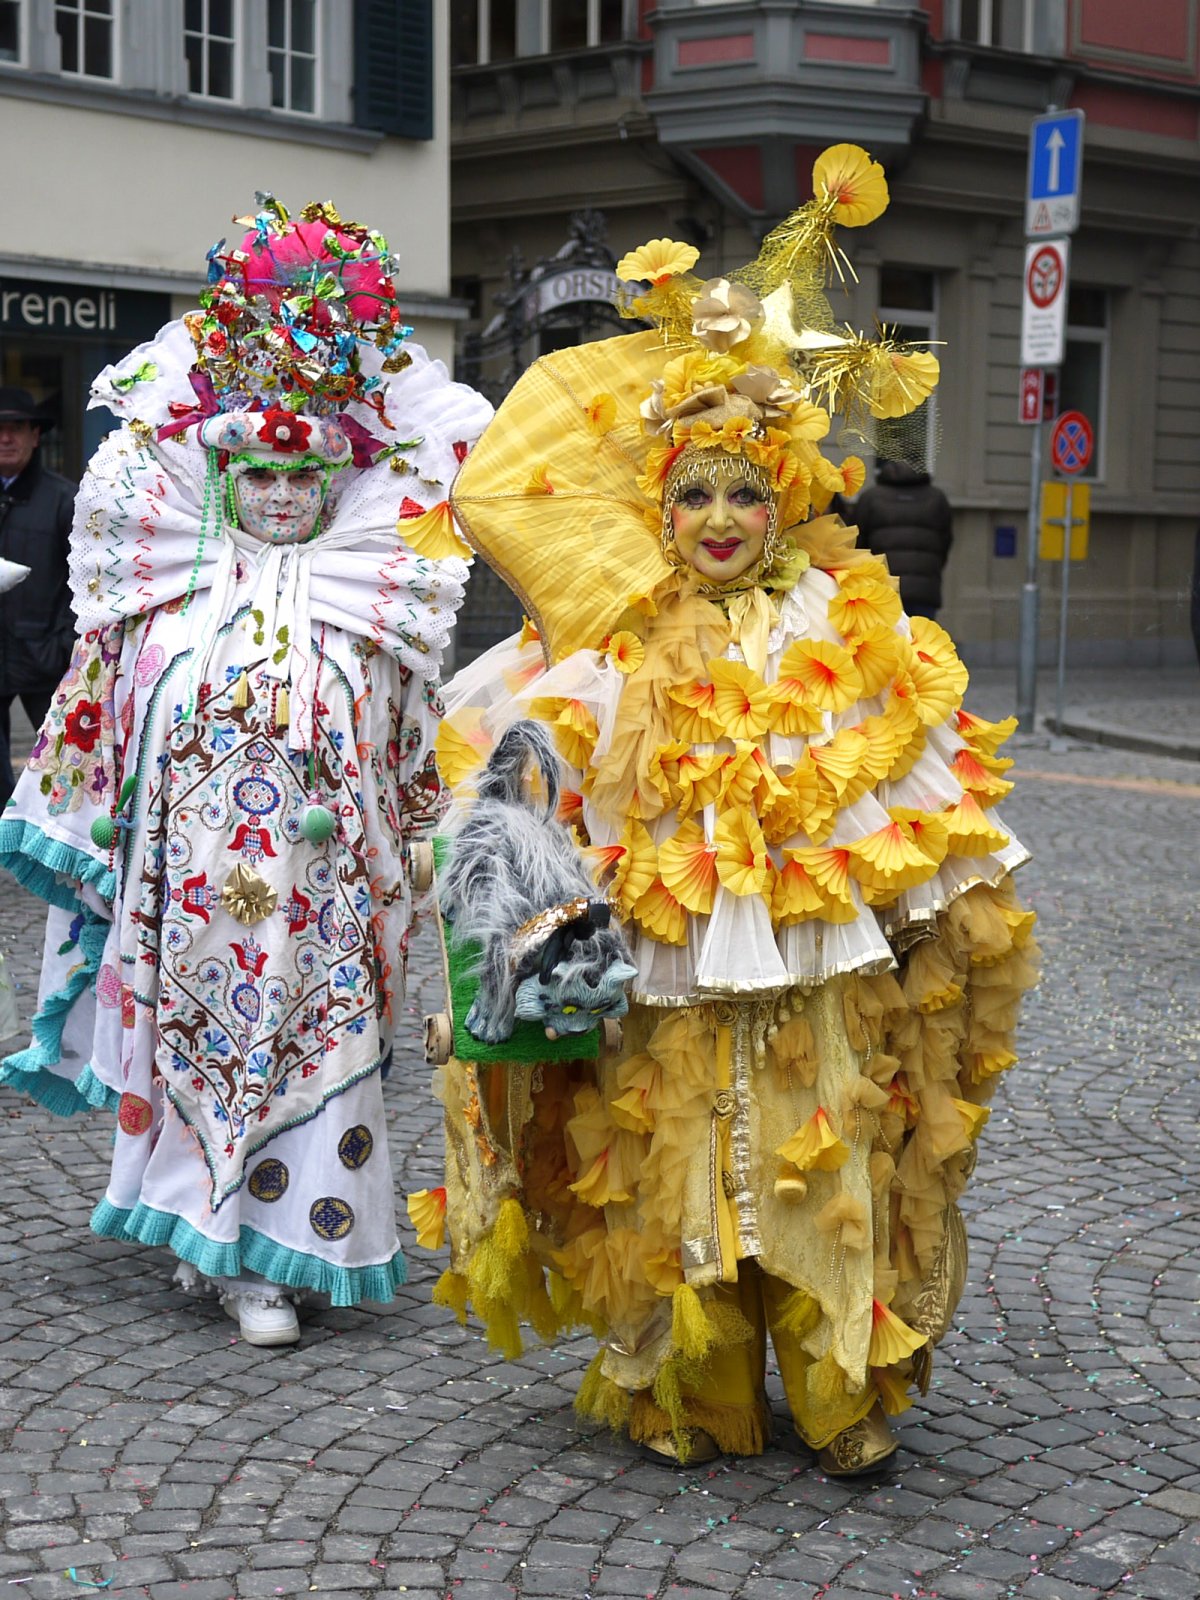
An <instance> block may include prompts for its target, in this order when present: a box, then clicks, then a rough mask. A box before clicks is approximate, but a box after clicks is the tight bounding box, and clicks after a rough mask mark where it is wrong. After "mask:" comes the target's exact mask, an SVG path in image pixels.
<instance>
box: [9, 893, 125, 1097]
mask: <svg viewBox="0 0 1200 1600" xmlns="http://www.w3.org/2000/svg"><path fill="white" fill-rule="evenodd" d="M82 917H83V921H82V923H81V925H80V929H79V955H80V960H79V962H78V963H77V965H76V966H75V967H73V968H72V969H71V974H70V976H69V977H68V979H67V981H66V983H65V984H64V985H63V987H62V988H61V989H56V990H55V991H54V993H53V994H49V995H47V996H46V998H45V1000H44V1001H43V1002H42V1005H41V1008H40V1009H39V1011H38V1013H37V1016H35V1017H34V1019H33V1029H32V1032H33V1042H32V1044H29V1045H27V1046H26V1047H25V1049H24V1050H18V1051H17V1053H16V1054H15V1055H11V1056H9V1057H8V1059H7V1060H6V1061H4V1062H3V1063H0V1083H5V1084H7V1085H8V1086H9V1088H11V1089H20V1090H21V1092H22V1093H23V1094H27V1095H30V1096H32V1098H33V1099H34V1100H36V1101H37V1102H38V1104H39V1105H43V1106H45V1108H46V1110H47V1111H52V1112H53V1113H54V1115H55V1116H58V1117H73V1116H75V1115H76V1114H77V1113H78V1112H80V1111H89V1110H91V1109H92V1108H93V1107H95V1106H112V1107H113V1108H115V1107H116V1105H117V1101H118V1100H119V1098H120V1097H119V1096H118V1095H116V1094H114V1093H113V1091H112V1090H111V1089H106V1088H105V1086H104V1084H102V1083H101V1082H100V1080H99V1079H98V1078H97V1077H96V1075H95V1073H93V1071H92V1069H91V1067H90V1066H88V1067H85V1068H84V1069H83V1071H82V1072H81V1073H80V1074H79V1076H78V1078H67V1077H63V1076H62V1075H61V1074H60V1073H57V1072H51V1071H50V1070H49V1069H50V1068H51V1067H56V1066H57V1065H58V1063H59V1062H60V1061H61V1060H62V1036H63V1029H64V1028H65V1027H66V1025H67V1017H68V1016H69V1015H70V1012H71V1007H72V1006H73V1005H74V1004H75V1002H76V1000H78V999H79V996H80V995H81V994H82V993H83V991H84V990H85V989H87V988H90V987H91V986H92V984H93V983H94V982H95V979H96V973H97V972H98V971H99V970H100V957H101V956H102V955H103V954H104V943H105V940H106V939H107V938H108V923H107V922H105V921H104V920H103V919H102V918H100V917H97V916H96V915H95V914H94V912H91V911H89V910H88V909H87V907H86V906H85V907H84V908H83V911H82ZM110 1097H111V1098H110Z"/></svg>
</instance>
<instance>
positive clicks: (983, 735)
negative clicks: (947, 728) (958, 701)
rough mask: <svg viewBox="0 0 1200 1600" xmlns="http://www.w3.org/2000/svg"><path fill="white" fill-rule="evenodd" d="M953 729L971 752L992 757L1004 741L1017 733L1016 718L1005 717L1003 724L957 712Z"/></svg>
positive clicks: (972, 714) (964, 712)
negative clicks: (968, 746)
mask: <svg viewBox="0 0 1200 1600" xmlns="http://www.w3.org/2000/svg"><path fill="white" fill-rule="evenodd" d="M955 728H956V731H957V733H958V736H959V738H960V739H965V740H966V741H967V743H968V744H969V745H970V746H971V748H972V750H975V751H977V752H979V753H980V754H981V755H986V756H994V755H995V754H996V751H997V750H998V749H999V748H1000V746H1001V745H1002V744H1003V743H1004V741H1005V740H1006V739H1007V738H1008V737H1009V736H1010V735H1011V734H1013V733H1015V732H1016V731H1017V719H1016V717H1005V719H1004V721H1003V722H988V721H987V720H986V719H985V718H983V717H977V716H976V715H975V714H974V712H971V711H963V710H961V709H960V710H959V711H958V712H957V713H956V716H955Z"/></svg>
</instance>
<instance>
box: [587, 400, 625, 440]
mask: <svg viewBox="0 0 1200 1600" xmlns="http://www.w3.org/2000/svg"><path fill="white" fill-rule="evenodd" d="M583 411H584V415H585V416H586V417H587V425H588V427H589V428H590V429H591V430H592V432H593V433H600V434H604V433H607V432H608V431H609V429H610V428H611V427H612V425H613V423H614V422H616V420H617V402H616V401H615V400H614V398H613V397H612V395H611V394H594V395H593V396H592V398H591V399H590V400H589V401H588V403H587V405H586V406H584V408H583Z"/></svg>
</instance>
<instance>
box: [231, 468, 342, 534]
mask: <svg viewBox="0 0 1200 1600" xmlns="http://www.w3.org/2000/svg"><path fill="white" fill-rule="evenodd" d="M233 493H234V500H235V502H236V504H237V515H238V525H239V526H240V527H241V528H242V529H243V530H244V531H245V532H246V533H248V534H249V535H250V536H251V538H253V539H259V540H261V541H262V543H263V544H300V543H302V542H303V541H304V540H305V539H307V538H308V537H309V536H310V535H311V533H312V531H313V529H314V528H315V527H316V525H317V518H318V517H319V516H320V514H321V502H322V500H323V499H324V497H325V474H324V473H323V472H322V470H321V469H320V467H304V468H302V469H301V470H300V471H292V472H277V471H275V470H274V469H273V468H271V467H250V468H248V469H247V470H246V471H245V472H239V473H237V474H236V475H235V477H234V480H233Z"/></svg>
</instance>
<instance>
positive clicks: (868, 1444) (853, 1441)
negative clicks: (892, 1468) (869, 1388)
mask: <svg viewBox="0 0 1200 1600" xmlns="http://www.w3.org/2000/svg"><path fill="white" fill-rule="evenodd" d="M896 1448H897V1447H896V1441H895V1439H894V1438H893V1437H892V1430H891V1428H890V1426H889V1425H888V1419H887V1416H886V1415H885V1413H884V1409H883V1407H882V1406H881V1405H880V1404H879V1401H878V1400H876V1402H875V1404H874V1405H873V1406H872V1407H871V1409H870V1411H868V1412H867V1414H866V1416H865V1417H862V1418H861V1419H860V1420H859V1421H858V1422H854V1423H852V1424H851V1425H850V1427H848V1428H847V1429H846V1430H845V1431H844V1432H843V1433H839V1434H838V1435H837V1436H836V1438H834V1439H831V1440H830V1441H829V1443H828V1444H827V1445H826V1446H825V1448H824V1450H822V1451H820V1452H819V1453H818V1455H817V1465H818V1466H819V1467H820V1468H821V1471H822V1472H824V1473H826V1474H827V1476H829V1477H831V1478H858V1477H862V1476H865V1474H866V1473H868V1472H878V1471H879V1470H880V1468H881V1467H882V1466H883V1465H884V1463H885V1462H887V1461H890V1460H891V1458H892V1456H894V1455H895V1454H896Z"/></svg>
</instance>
